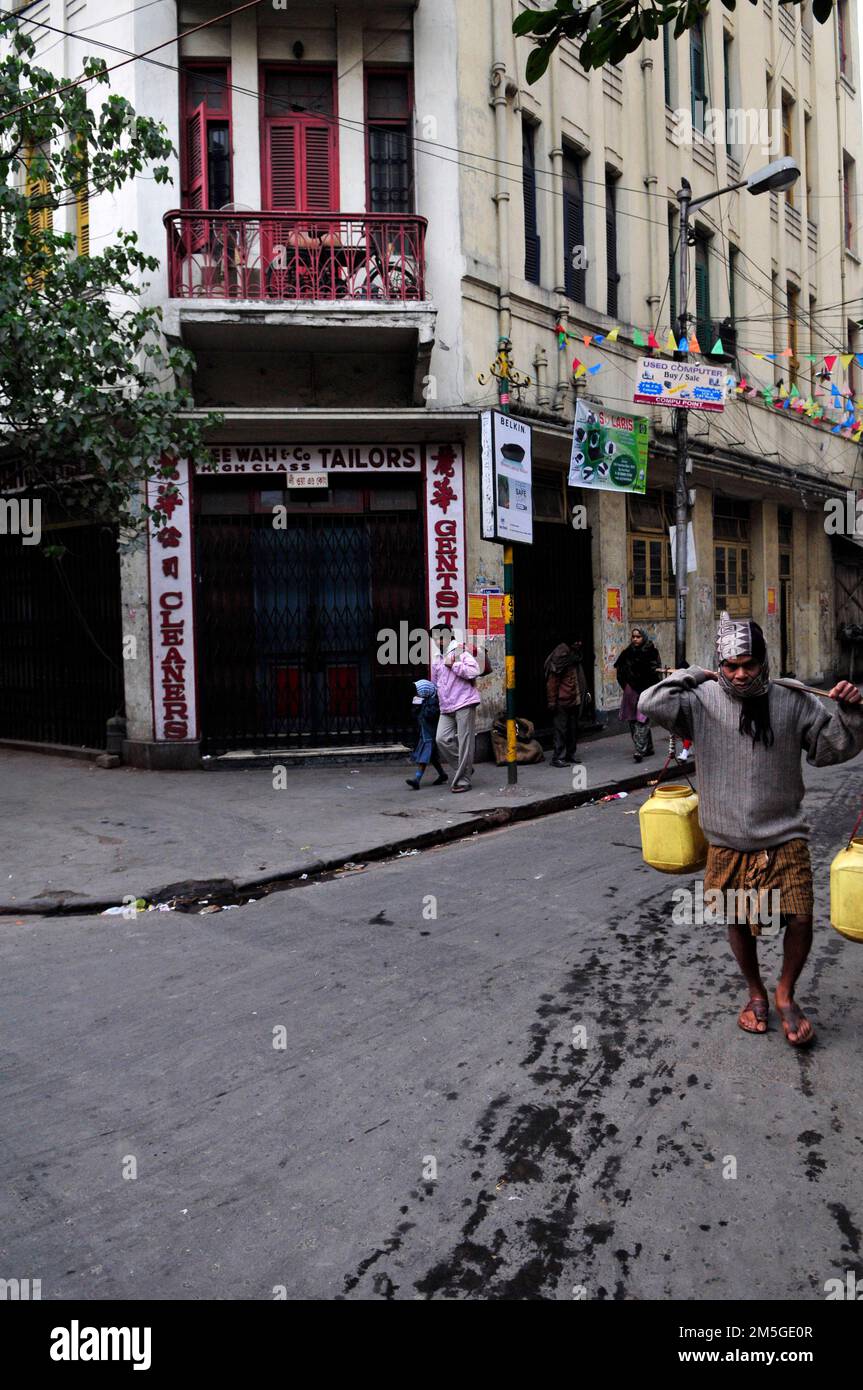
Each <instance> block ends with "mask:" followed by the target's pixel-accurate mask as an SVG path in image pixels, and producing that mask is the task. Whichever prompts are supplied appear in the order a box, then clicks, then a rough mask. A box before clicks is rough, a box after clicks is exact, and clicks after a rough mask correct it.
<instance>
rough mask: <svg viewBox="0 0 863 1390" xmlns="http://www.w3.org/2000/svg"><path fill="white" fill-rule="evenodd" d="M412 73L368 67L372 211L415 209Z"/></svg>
mask: <svg viewBox="0 0 863 1390" xmlns="http://www.w3.org/2000/svg"><path fill="white" fill-rule="evenodd" d="M412 120H413V94H412V90H411V75H410V73H409V72H404V71H401V72H399V71H392V70H389V71H382V72H379V71H374V70H369V69H367V70H366V121H367V127H366V164H367V169H368V210H369V212H387V213H394V214H401V215H405V214H407V213H410V212H412V211H413V205H414V167H413V140H412V129H411V123H412Z"/></svg>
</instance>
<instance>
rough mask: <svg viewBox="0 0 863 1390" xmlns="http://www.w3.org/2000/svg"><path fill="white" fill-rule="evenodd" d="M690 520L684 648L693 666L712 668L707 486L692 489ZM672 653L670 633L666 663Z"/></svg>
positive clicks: (709, 495) (713, 621)
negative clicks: (692, 565) (692, 563)
mask: <svg viewBox="0 0 863 1390" xmlns="http://www.w3.org/2000/svg"><path fill="white" fill-rule="evenodd" d="M691 520H692V530H693V534H694V537H695V559H696V563H697V566H698V568H697V570H696V572H695V573H694V574H690V575H689V579H688V583H689V604H688V606H687V610H686V618H687V635H686V650H687V655H688V656H689V660H690V661H691V662H692V663H693V665H695V666H704V667H705V668H706V669H707V670H709V671H712V670H713V669H714V664H715V659H716V658H715V645H716V612H715V600H714V591H713V493H712V492H711V491H710V489H709V488H706V487H700V486H699V487H697V488H696V489H695V506H694V507H693V508H692V517H691ZM673 654H674V642H673V632H672V640H671V650H670V652H669V653H668V661H669V664H673V663H672V656H673Z"/></svg>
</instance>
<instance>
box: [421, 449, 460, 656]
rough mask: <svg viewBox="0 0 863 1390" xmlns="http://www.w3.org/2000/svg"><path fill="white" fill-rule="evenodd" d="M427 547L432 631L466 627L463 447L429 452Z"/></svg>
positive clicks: (427, 450)
mask: <svg viewBox="0 0 863 1390" xmlns="http://www.w3.org/2000/svg"><path fill="white" fill-rule="evenodd" d="M426 547H427V553H428V611H429V625H430V626H431V627H436V626H441V625H443V624H445V625H446V626H447V627H451V628H461V629H464V628H465V627H466V626H467V621H466V620H467V597H466V592H465V554H464V464H463V460H462V451H461V445H460V444H439V445H437V446H436V445H434V444H430V445H428V446H427V448H426Z"/></svg>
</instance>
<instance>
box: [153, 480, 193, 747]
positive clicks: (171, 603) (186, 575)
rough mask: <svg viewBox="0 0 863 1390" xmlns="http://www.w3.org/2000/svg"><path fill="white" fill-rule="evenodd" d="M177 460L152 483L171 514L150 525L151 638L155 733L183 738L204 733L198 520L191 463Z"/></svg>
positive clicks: (161, 506) (162, 508)
mask: <svg viewBox="0 0 863 1390" xmlns="http://www.w3.org/2000/svg"><path fill="white" fill-rule="evenodd" d="M172 462H173V468H172V469H171V472H170V475H169V476H165V474H164V472H160V473H159V474H157V476H156V477H155V478H151V479H149V481H148V483H147V502H148V505H149V506H150V507H152V508H153V509H154V510H158V511H159V512H161V513H162V515H163V516H164V517H165V521H164V523H163V524H162V525H161V526H158V527H157V526H154V525H153V523H152V521H150V522H149V525H148V530H149V536H150V643H151V649H152V651H151V659H152V673H153V709H154V712H155V718H154V724H155V728H154V737H155V738H156V739H157V740H162V739H165V740H167V741H169V742H172V743H181V742H184V741H189V740H193V739H196V738H197V736H198V713H197V709H196V701H195V633H194V615H193V608H192V519H191V495H190V490H189V465H188V463H187V462H186V460H185V459H177V460H172ZM166 466H167V465H166ZM169 484H171V485H172V486H170V487H169Z"/></svg>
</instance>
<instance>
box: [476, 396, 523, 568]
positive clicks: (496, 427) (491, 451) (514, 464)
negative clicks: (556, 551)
mask: <svg viewBox="0 0 863 1390" xmlns="http://www.w3.org/2000/svg"><path fill="white" fill-rule="evenodd" d="M480 427H481V462H482V468H481V496H480V512H481V517H482V538H483V540H486V541H502V542H504V543H508V542H510V541H520V542H522V543H524V544H528V545H529V544H531V543H532V542H533V494H532V478H533V460H532V457H531V439H532V431H531V427H530V425H526V424H525V423H524V421H522V420H516V419H515V418H514V417H513V416H512V415H504V414H503V413H502V412H501V411H499V410H484V411H483V413H482V415H481V416H480Z"/></svg>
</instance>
